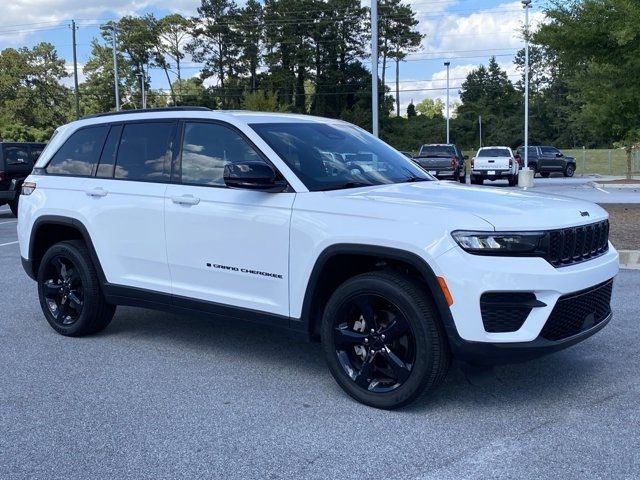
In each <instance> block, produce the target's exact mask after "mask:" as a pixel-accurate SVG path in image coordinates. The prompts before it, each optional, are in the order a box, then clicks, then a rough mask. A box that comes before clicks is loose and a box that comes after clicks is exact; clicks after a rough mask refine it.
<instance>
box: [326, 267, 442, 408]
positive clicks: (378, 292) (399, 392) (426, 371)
mask: <svg viewBox="0 0 640 480" xmlns="http://www.w3.org/2000/svg"><path fill="white" fill-rule="evenodd" d="M321 334H322V347H323V350H324V355H325V359H326V361H327V364H328V366H329V370H330V371H331V374H332V375H333V377H334V378H335V380H336V381H337V382H338V384H339V385H340V386H341V387H342V389H343V390H344V391H345V392H346V393H348V394H349V395H351V396H352V397H353V398H355V399H356V400H358V401H359V402H362V403H364V404H366V405H370V406H372V407H376V408H385V409H392V408H398V407H401V406H403V405H406V404H408V403H410V402H412V401H414V400H416V399H417V398H418V397H419V396H421V395H422V394H424V393H427V392H429V391H431V390H433V389H434V388H435V387H436V386H438V385H439V384H440V383H441V382H442V380H443V379H444V377H445V376H446V373H447V371H448V368H449V363H450V353H449V347H448V344H447V340H446V337H445V333H444V330H443V328H442V326H441V324H440V321H439V319H438V317H437V313H436V309H435V306H434V305H433V302H432V301H431V299H430V298H429V296H428V295H427V293H426V292H425V291H424V290H423V288H422V286H421V285H419V284H418V283H417V282H416V281H414V280H413V279H412V278H410V277H408V276H405V275H402V274H398V273H395V272H374V273H366V274H363V275H359V276H357V277H354V278H352V279H350V280H347V281H346V282H345V283H344V284H342V285H341V286H340V287H338V289H337V290H336V291H335V292H334V294H333V295H332V296H331V299H330V300H329V302H328V304H327V307H326V309H325V312H324V315H323V318H322V327H321Z"/></svg>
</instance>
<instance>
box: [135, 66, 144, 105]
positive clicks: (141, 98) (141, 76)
mask: <svg viewBox="0 0 640 480" xmlns="http://www.w3.org/2000/svg"><path fill="white" fill-rule="evenodd" d="M136 77H138V78H139V79H140V107H141V108H147V98H146V95H145V92H144V73H136Z"/></svg>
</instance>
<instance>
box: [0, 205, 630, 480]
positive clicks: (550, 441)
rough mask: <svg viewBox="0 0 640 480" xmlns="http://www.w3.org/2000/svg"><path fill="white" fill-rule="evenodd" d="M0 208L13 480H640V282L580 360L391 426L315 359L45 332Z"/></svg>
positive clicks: (5, 422)
mask: <svg viewBox="0 0 640 480" xmlns="http://www.w3.org/2000/svg"><path fill="white" fill-rule="evenodd" d="M15 229H16V222H15V220H14V219H13V218H12V217H11V216H10V213H9V212H8V210H7V209H6V207H3V208H1V209H0V366H1V368H2V375H0V478H2V479H14V478H16V479H17V478H29V479H37V478H42V479H45V478H78V479H87V478H101V479H102V478H119V479H120V478H154V479H156V478H190V479H191V478H323V479H324V478H394V479H396V478H415V479H418V478H433V479H447V478H451V479H460V478H478V479H484V478H638V477H640V455H638V451H639V450H640V434H639V433H638V432H640V404H639V399H640V372H639V369H638V366H639V365H640V347H639V345H640V330H639V328H638V318H639V317H640V307H639V306H638V292H639V291H640V271H635V272H634V271H623V272H621V274H620V276H619V277H618V279H617V282H616V285H615V291H614V300H613V309H614V312H615V318H614V319H613V320H612V322H611V324H610V325H609V326H608V327H607V328H605V329H604V330H603V331H602V332H600V333H599V334H597V335H596V336H594V337H592V338H591V339H589V340H587V341H585V342H584V343H582V344H579V345H577V346H575V347H573V348H571V349H569V350H565V351H562V352H559V353H557V354H555V355H552V356H548V357H546V358H543V359H540V360H536V361H533V362H529V363H525V364H520V365H512V366H504V367H499V368H496V369H495V370H494V371H493V372H490V373H486V374H484V375H468V374H466V373H465V372H464V371H463V369H462V368H461V367H460V366H458V365H456V366H454V368H452V370H451V372H450V374H449V376H448V377H447V380H446V382H445V384H444V385H443V387H442V388H440V389H439V390H438V391H437V392H436V393H435V395H433V396H432V397H431V398H430V399H428V400H427V401H424V402H422V403H419V404H415V405H413V406H411V407H410V408H407V409H404V410H401V411H395V412H386V411H379V410H374V409H371V408H368V407H365V406H363V405H360V404H357V403H355V402H354V401H352V400H351V399H350V398H348V397H347V396H346V395H345V394H343V393H342V391H341V390H340V388H339V387H338V386H337V384H335V382H334V381H333V379H332V378H331V376H330V374H329V373H328V371H327V369H326V368H325V366H324V363H323V360H322V358H321V352H320V347H319V346H318V345H315V344H308V343H304V342H302V341H300V340H297V339H293V338H289V337H286V336H282V335H281V334H279V333H277V332H274V331H271V330H267V329H264V328H260V327H251V326H247V325H238V324H232V323H229V322H225V321H220V320H210V321H208V320H203V319H195V318H189V317H180V316H175V315H169V314H164V313H160V312H150V311H144V310H139V309H133V308H120V309H119V310H118V312H117V314H116V317H115V319H114V321H113V323H112V324H111V326H110V327H109V328H108V329H107V330H106V331H104V332H103V333H101V334H99V335H96V336H92V337H86V338H82V339H70V338H64V337H62V336H59V335H57V334H56V333H54V331H53V330H52V329H51V328H50V327H49V326H48V325H47V324H46V322H45V320H44V317H43V316H42V314H41V312H40V308H39V305H38V300H37V295H36V287H35V284H34V283H33V282H32V281H31V280H30V279H28V277H27V276H26V275H25V274H24V273H23V271H22V268H21V266H20V258H19V252H18V246H17V244H15V243H14V242H16V232H15Z"/></svg>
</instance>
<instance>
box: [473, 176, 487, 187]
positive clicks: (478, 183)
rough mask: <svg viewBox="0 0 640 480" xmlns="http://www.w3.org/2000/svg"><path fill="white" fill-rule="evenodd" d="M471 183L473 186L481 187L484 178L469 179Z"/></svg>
mask: <svg viewBox="0 0 640 480" xmlns="http://www.w3.org/2000/svg"><path fill="white" fill-rule="evenodd" d="M471 183H473V184H474V185H482V184H483V183H484V178H482V177H471Z"/></svg>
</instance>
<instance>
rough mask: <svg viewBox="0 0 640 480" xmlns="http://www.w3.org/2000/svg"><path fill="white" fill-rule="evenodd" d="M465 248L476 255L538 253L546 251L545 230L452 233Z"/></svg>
mask: <svg viewBox="0 0 640 480" xmlns="http://www.w3.org/2000/svg"><path fill="white" fill-rule="evenodd" d="M451 235H452V236H453V238H454V240H455V241H456V242H457V243H458V245H460V247H462V249H463V250H465V251H466V252H469V253H473V254H475V255H527V254H529V255H536V254H540V253H541V252H542V251H544V245H543V243H544V242H543V240H544V239H545V238H546V233H544V232H504V233H503V232H466V231H456V232H453V233H452V234H451Z"/></svg>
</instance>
